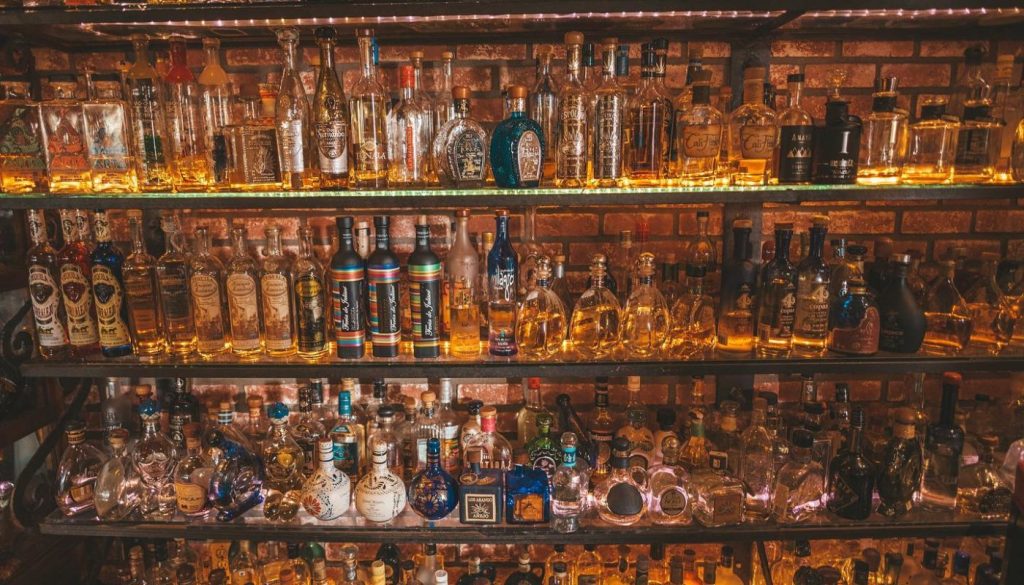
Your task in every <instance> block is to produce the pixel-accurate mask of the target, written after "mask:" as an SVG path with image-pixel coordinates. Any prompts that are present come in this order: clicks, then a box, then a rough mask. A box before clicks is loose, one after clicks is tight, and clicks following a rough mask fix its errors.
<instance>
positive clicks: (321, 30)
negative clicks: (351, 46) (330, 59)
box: [203, 26, 338, 44]
mask: <svg viewBox="0 0 1024 585" xmlns="http://www.w3.org/2000/svg"><path fill="white" fill-rule="evenodd" d="M313 36H314V37H316V39H317V40H318V41H333V40H334V39H335V38H337V36H338V32H337V31H336V30H334V27H331V26H318V27H316V30H315V31H313ZM203 44H206V41H205V40H204V41H203Z"/></svg>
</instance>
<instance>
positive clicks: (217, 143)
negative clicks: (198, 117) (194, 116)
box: [197, 37, 232, 189]
mask: <svg viewBox="0 0 1024 585" xmlns="http://www.w3.org/2000/svg"><path fill="white" fill-rule="evenodd" d="M203 53H205V54H206V59H205V64H204V67H203V70H202V71H200V72H199V78H198V79H197V81H198V82H199V91H200V94H201V96H202V102H201V103H202V118H203V128H204V129H205V130H206V144H207V147H208V148H209V149H210V155H211V158H212V159H213V186H214V188H217V189H224V188H229V187H231V175H230V173H229V165H228V160H229V158H228V145H227V140H226V134H225V128H226V127H228V126H231V117H232V116H231V100H232V91H231V82H230V81H229V80H228V74H227V72H226V71H224V68H223V67H222V66H221V64H220V40H219V39H215V38H210V37H205V38H203Z"/></svg>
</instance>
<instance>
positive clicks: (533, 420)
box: [516, 378, 551, 445]
mask: <svg viewBox="0 0 1024 585" xmlns="http://www.w3.org/2000/svg"><path fill="white" fill-rule="evenodd" d="M543 414H546V415H548V416H550V414H551V413H550V412H549V411H548V409H547V408H545V407H544V403H543V401H542V400H541V391H540V378H529V379H527V381H526V385H525V386H524V387H523V406H522V407H521V408H520V409H519V411H518V412H517V413H516V438H517V439H518V440H519V442H520V443H522V444H523V445H526V444H528V443H529V442H530V441H532V440H533V438H534V437H536V436H537V417H539V416H541V415H543Z"/></svg>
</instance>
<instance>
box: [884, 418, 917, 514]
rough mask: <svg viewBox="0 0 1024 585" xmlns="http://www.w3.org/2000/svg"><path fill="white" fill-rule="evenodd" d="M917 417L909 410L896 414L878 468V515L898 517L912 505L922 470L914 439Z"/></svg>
mask: <svg viewBox="0 0 1024 585" xmlns="http://www.w3.org/2000/svg"><path fill="white" fill-rule="evenodd" d="M916 427H917V415H916V414H915V413H914V411H913V410H911V409H910V408H901V409H899V411H897V413H896V423H895V425H894V426H893V437H892V438H891V439H890V440H889V443H888V444H887V445H886V446H885V453H884V455H883V457H882V461H881V463H880V465H879V468H878V499H879V501H880V503H879V505H878V512H879V513H880V514H882V515H883V516H890V517H892V516H901V515H903V514H906V513H907V512H909V511H910V510H911V509H912V508H913V507H914V504H915V500H916V499H917V495H918V492H919V491H920V489H921V473H922V471H923V469H924V461H923V459H922V452H923V449H922V445H921V440H920V439H919V438H918V437H917V430H916Z"/></svg>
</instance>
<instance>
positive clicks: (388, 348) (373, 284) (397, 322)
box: [366, 215, 402, 357]
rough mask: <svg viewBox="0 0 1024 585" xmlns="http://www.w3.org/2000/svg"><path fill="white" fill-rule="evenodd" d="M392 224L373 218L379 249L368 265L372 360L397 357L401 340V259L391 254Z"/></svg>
mask: <svg viewBox="0 0 1024 585" xmlns="http://www.w3.org/2000/svg"><path fill="white" fill-rule="evenodd" d="M389 224H390V222H389V220H388V217H387V216H386V215H377V216H374V218H373V228H374V231H375V232H376V239H377V248H376V249H375V250H374V251H373V253H372V254H370V257H369V258H368V259H367V261H366V274H367V281H368V285H369V303H368V307H369V315H370V333H371V336H372V341H373V357H398V343H399V341H400V340H401V337H402V318H401V312H400V311H399V302H398V300H399V299H400V298H401V293H400V291H399V280H400V278H399V268H398V256H396V255H395V253H394V252H393V251H392V250H391V234H390V233H389V232H388V226H389Z"/></svg>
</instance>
